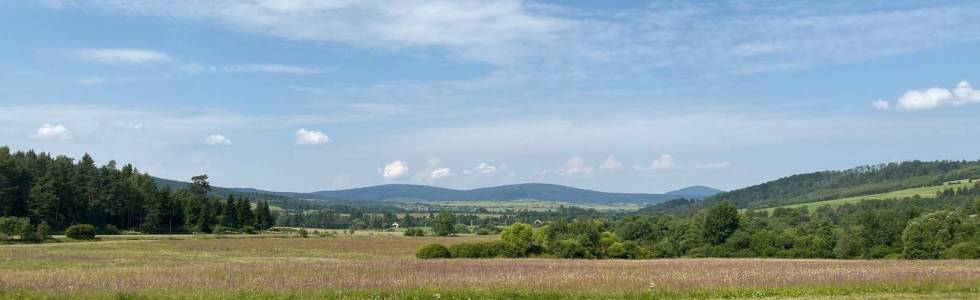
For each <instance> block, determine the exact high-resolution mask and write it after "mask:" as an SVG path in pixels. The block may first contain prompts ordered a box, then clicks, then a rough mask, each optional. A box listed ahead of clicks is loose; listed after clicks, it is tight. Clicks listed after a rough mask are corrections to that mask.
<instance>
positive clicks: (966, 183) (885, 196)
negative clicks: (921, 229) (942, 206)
mask: <svg viewBox="0 0 980 300" xmlns="http://www.w3.org/2000/svg"><path fill="white" fill-rule="evenodd" d="M977 182H978V181H977V180H969V179H964V180H957V181H950V182H947V183H944V184H943V185H935V186H925V187H919V188H911V189H904V190H898V191H893V192H888V193H881V194H874V195H866V196H857V197H848V198H841V199H834V200H827V201H818V202H810V203H800V204H793V205H786V206H780V207H785V208H801V207H806V208H808V209H811V210H812V209H815V208H818V207H821V206H824V205H830V206H831V207H836V206H840V205H844V204H849V203H850V204H854V203H859V202H861V201H864V200H893V199H903V198H909V197H914V196H919V197H922V198H935V197H936V193H939V192H942V191H944V190H946V189H959V188H973V187H974V186H975V184H976V183H977ZM776 208H777V207H773V208H768V209H766V210H767V211H772V210H774V209H776Z"/></svg>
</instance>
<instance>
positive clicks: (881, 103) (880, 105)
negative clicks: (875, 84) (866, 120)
mask: <svg viewBox="0 0 980 300" xmlns="http://www.w3.org/2000/svg"><path fill="white" fill-rule="evenodd" d="M871 106H874V108H876V109H878V110H888V109H889V108H891V104H889V103H888V101H885V100H876V101H874V102H871Z"/></svg>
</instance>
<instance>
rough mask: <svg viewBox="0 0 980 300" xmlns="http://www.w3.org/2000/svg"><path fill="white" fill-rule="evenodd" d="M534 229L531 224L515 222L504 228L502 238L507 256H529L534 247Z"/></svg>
mask: <svg viewBox="0 0 980 300" xmlns="http://www.w3.org/2000/svg"><path fill="white" fill-rule="evenodd" d="M533 234H534V231H533V229H532V228H531V225H528V224H524V223H514V224H512V225H510V226H508V227H507V228H504V231H503V233H501V234H500V240H501V242H503V243H504V244H505V245H506V247H504V250H505V253H503V254H504V255H505V256H507V257H527V256H528V255H529V254H530V253H531V251H532V249H533V248H534V238H533Z"/></svg>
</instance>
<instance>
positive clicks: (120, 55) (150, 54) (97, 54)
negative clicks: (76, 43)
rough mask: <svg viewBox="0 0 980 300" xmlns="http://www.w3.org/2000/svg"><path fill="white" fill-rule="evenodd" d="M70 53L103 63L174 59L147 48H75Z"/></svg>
mask: <svg viewBox="0 0 980 300" xmlns="http://www.w3.org/2000/svg"><path fill="white" fill-rule="evenodd" d="M69 54H70V55H71V56H73V57H75V58H77V59H80V60H83V61H88V62H94V63H101V64H111V65H115V64H139V65H142V64H155V63H166V62H171V61H173V58H172V57H170V55H167V54H166V53H163V52H158V51H153V50H145V49H107V48H102V49H93V48H89V49H75V50H71V51H69Z"/></svg>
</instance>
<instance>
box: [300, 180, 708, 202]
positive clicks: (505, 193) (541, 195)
mask: <svg viewBox="0 0 980 300" xmlns="http://www.w3.org/2000/svg"><path fill="white" fill-rule="evenodd" d="M718 192H720V191H719V190H716V189H712V188H708V187H703V186H694V187H688V188H684V189H680V190H677V191H672V192H668V193H666V194H641V193H606V192H598V191H592V190H586V189H579V188H573V187H567V186H562V185H556V184H545V183H525V184H515V185H504V186H497V187H487V188H479V189H472V190H455V189H446V188H438V187H432V186H425V185H408V184H388V185H379V186H372V187H365V188H357V189H349V190H340V191H321V192H314V193H311V194H312V195H315V196H317V197H325V198H328V199H344V200H352V201H383V200H393V199H415V200H426V201H508V200H522V199H534V200H544V201H564V202H569V203H595V204H608V203H648V204H653V203H660V202H663V201H667V200H673V199H677V198H689V199H701V198H704V197H706V196H710V195H714V194H717V193H718Z"/></svg>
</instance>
